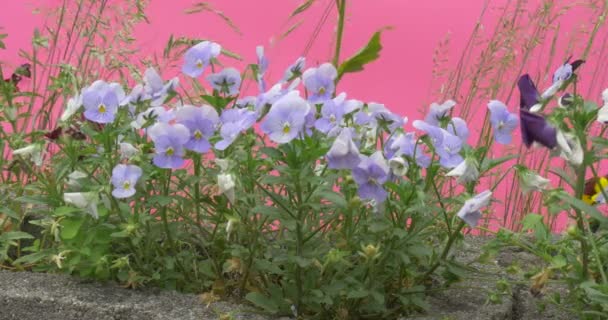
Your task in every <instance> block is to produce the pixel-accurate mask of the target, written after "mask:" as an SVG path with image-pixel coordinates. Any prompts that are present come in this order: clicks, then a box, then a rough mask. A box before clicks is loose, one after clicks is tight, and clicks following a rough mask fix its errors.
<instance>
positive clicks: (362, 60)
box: [338, 27, 390, 79]
mask: <svg viewBox="0 0 608 320" xmlns="http://www.w3.org/2000/svg"><path fill="white" fill-rule="evenodd" d="M387 29H390V28H389V27H385V28H382V29H380V30H379V31H376V33H374V35H373V36H372V37H371V39H369V41H368V42H367V44H366V45H365V47H363V48H362V49H360V50H359V51H358V52H357V53H355V55H353V56H352V57H350V58H348V59H346V60H345V61H344V62H342V64H341V65H340V67H338V79H340V78H342V75H344V74H345V73H347V72H358V71H362V70H363V66H364V65H366V64H368V63H370V62H372V61H374V60H376V59H378V58H379V57H380V50H382V45H381V44H380V35H381V34H382V32H383V31H384V30H387Z"/></svg>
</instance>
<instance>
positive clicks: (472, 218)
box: [457, 190, 492, 228]
mask: <svg viewBox="0 0 608 320" xmlns="http://www.w3.org/2000/svg"><path fill="white" fill-rule="evenodd" d="M491 199H492V191H490V190H486V191H484V192H481V193H479V194H477V195H475V196H474V197H473V198H471V199H469V200H467V201H465V202H464V205H463V206H462V208H461V209H460V210H459V211H458V213H457V215H458V217H459V218H460V219H462V220H463V221H464V222H466V223H467V224H468V225H469V226H470V227H471V228H475V227H476V226H477V223H478V222H479V219H480V218H481V209H482V208H483V207H486V206H488V204H490V200H491Z"/></svg>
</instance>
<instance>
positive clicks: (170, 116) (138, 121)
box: [131, 107, 175, 129]
mask: <svg viewBox="0 0 608 320" xmlns="http://www.w3.org/2000/svg"><path fill="white" fill-rule="evenodd" d="M149 120H153V122H163V123H170V122H171V121H173V120H175V114H174V113H173V109H168V110H167V109H165V107H150V108H148V109H147V110H146V111H144V112H141V113H140V114H138V115H137V117H135V120H133V121H132V122H131V127H132V128H134V129H141V128H142V127H143V126H144V125H145V124H146V122H148V121H149Z"/></svg>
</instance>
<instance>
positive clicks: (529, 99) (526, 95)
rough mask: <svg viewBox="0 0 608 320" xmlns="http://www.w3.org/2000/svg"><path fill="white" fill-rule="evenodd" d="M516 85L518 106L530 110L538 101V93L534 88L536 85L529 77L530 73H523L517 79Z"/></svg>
mask: <svg viewBox="0 0 608 320" xmlns="http://www.w3.org/2000/svg"><path fill="white" fill-rule="evenodd" d="M517 87H518V88H519V93H520V99H519V108H520V109H525V110H528V111H529V110H530V109H531V108H532V107H534V106H535V105H537V104H538V102H539V101H540V95H539V94H538V89H536V85H534V82H533V81H532V79H531V78H530V75H528V74H524V75H523V76H521V77H520V78H519V80H518V81H517Z"/></svg>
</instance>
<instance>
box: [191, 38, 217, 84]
mask: <svg viewBox="0 0 608 320" xmlns="http://www.w3.org/2000/svg"><path fill="white" fill-rule="evenodd" d="M221 51H222V47H221V46H220V45H219V44H217V43H215V42H210V41H203V42H200V43H198V44H197V45H195V46H193V47H192V48H190V49H188V50H187V51H186V53H185V54H184V60H185V61H184V65H183V67H182V72H183V73H184V74H186V75H187V76H190V77H192V78H198V77H199V76H200V75H202V74H203V72H204V71H205V68H206V67H207V65H209V62H210V61H211V59H213V58H215V57H217V56H218V55H219V54H220V52H221Z"/></svg>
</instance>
